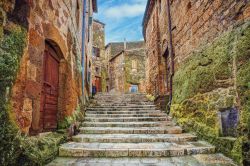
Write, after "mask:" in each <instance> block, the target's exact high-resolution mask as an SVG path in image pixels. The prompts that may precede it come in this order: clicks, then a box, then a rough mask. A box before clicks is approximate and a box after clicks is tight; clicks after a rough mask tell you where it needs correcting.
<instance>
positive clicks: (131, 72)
mask: <svg viewBox="0 0 250 166" xmlns="http://www.w3.org/2000/svg"><path fill="white" fill-rule="evenodd" d="M125 54H126V55H125V78H126V80H125V81H126V84H125V92H130V88H131V86H132V85H137V86H138V91H139V92H142V93H143V92H146V91H145V90H146V85H145V50H144V49H141V48H140V49H137V50H133V51H129V50H128V51H125Z"/></svg>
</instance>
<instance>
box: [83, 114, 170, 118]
mask: <svg viewBox="0 0 250 166" xmlns="http://www.w3.org/2000/svg"><path fill="white" fill-rule="evenodd" d="M85 116H86V118H88V117H89V118H95V117H99V118H106V117H110V118H111V117H120V118H122V117H127V118H132V117H167V114H164V113H150V114H148V113H145V114H92V113H85Z"/></svg>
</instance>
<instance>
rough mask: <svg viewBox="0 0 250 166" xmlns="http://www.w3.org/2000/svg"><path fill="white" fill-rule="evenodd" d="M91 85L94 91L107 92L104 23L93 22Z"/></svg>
mask: <svg viewBox="0 0 250 166" xmlns="http://www.w3.org/2000/svg"><path fill="white" fill-rule="evenodd" d="M92 63H93V65H92V86H93V88H94V89H95V92H107V91H108V89H109V87H108V83H107V81H108V58H107V57H106V54H105V24H104V23H102V22H100V21H98V20H94V22H93V56H92Z"/></svg>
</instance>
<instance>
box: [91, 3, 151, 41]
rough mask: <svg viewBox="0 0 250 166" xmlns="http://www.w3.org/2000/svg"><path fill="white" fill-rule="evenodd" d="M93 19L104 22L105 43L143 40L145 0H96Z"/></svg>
mask: <svg viewBox="0 0 250 166" xmlns="http://www.w3.org/2000/svg"><path fill="white" fill-rule="evenodd" d="M97 1H98V13H97V14H95V15H94V18H95V19H98V20H99V21H101V22H103V23H105V24H106V26H105V28H106V44H107V43H109V42H118V41H124V38H126V40H127V41H136V40H143V36H142V26H141V24H142V19H143V15H144V12H145V8H146V4H147V0H97Z"/></svg>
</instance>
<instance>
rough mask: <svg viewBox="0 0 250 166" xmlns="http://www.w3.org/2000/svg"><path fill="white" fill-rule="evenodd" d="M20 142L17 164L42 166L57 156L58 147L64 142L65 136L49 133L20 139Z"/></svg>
mask: <svg viewBox="0 0 250 166" xmlns="http://www.w3.org/2000/svg"><path fill="white" fill-rule="evenodd" d="M21 140H22V141H21V148H22V153H21V155H20V156H19V158H18V163H19V164H20V165H23V166H33V165H34V166H35V165H41V166H42V165H44V164H47V163H49V162H50V161H52V160H53V159H54V158H55V157H56V156H57V155H58V148H59V145H60V144H62V143H64V142H65V141H66V135H65V134H59V133H51V134H48V135H45V136H36V137H22V138H21Z"/></svg>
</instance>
